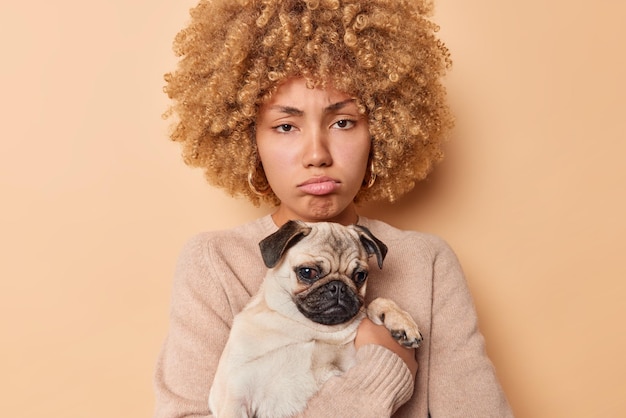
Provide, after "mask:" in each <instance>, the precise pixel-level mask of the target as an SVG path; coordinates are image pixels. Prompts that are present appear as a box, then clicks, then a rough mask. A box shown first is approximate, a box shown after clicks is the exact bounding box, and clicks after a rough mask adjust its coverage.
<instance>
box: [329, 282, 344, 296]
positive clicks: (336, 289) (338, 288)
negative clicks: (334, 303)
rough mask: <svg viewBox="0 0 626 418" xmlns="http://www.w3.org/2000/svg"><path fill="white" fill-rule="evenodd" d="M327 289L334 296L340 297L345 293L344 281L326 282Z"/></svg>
mask: <svg viewBox="0 0 626 418" xmlns="http://www.w3.org/2000/svg"><path fill="white" fill-rule="evenodd" d="M327 289H328V291H329V292H330V294H331V296H333V297H336V298H342V297H343V295H344V294H345V293H346V289H347V286H346V284H345V283H344V282H342V281H339V280H333V281H332V282H330V283H328V285H327Z"/></svg>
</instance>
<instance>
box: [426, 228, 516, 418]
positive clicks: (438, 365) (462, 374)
mask: <svg viewBox="0 0 626 418" xmlns="http://www.w3.org/2000/svg"><path fill="white" fill-rule="evenodd" d="M433 245H434V247H433V257H434V265H433V296H432V300H433V305H432V329H431V341H430V356H431V359H430V373H429V411H430V414H431V416H432V417H433V418H438V417H446V418H449V417H480V418H488V417H494V418H495V417H497V418H502V417H512V416H513V415H512V412H511V410H510V407H509V405H508V403H507V400H506V398H505V395H504V393H503V391H502V388H501V387H500V384H499V383H498V381H497V378H496V374H495V370H494V368H493V365H492V363H491V361H490V360H489V358H488V357H487V354H486V352H485V341H484V338H483V336H482V334H481V333H480V331H479V329H478V319H477V316H476V311H475V309H474V305H473V301H472V298H471V295H470V292H469V289H468V287H467V284H466V282H465V279H464V276H463V272H462V271H461V267H460V265H459V262H458V260H457V258H456V256H455V254H454V253H453V252H452V250H451V249H450V248H449V247H448V246H447V244H445V243H444V242H443V241H440V240H438V241H435V242H434V244H433Z"/></svg>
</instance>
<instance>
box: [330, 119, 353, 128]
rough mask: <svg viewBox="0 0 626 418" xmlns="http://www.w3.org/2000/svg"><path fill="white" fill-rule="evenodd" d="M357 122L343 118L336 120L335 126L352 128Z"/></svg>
mask: <svg viewBox="0 0 626 418" xmlns="http://www.w3.org/2000/svg"><path fill="white" fill-rule="evenodd" d="M355 123H356V122H355V121H353V120H350V119H341V120H338V121H337V122H335V123H334V124H333V126H334V127H337V128H339V129H349V128H352V127H353V126H354V124H355Z"/></svg>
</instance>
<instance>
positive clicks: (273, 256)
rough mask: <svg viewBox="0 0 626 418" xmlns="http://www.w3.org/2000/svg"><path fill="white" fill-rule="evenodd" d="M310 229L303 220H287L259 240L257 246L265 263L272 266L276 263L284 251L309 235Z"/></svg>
mask: <svg viewBox="0 0 626 418" xmlns="http://www.w3.org/2000/svg"><path fill="white" fill-rule="evenodd" d="M311 229H312V228H311V227H310V226H307V225H306V224H305V223H304V222H300V221H288V222H287V223H286V224H284V225H283V226H281V227H280V229H279V230H278V231H276V232H274V233H273V234H272V235H270V236H268V237H266V238H264V239H263V240H261V242H260V243H259V247H261V256H262V257H263V262H264V263H265V265H266V266H267V267H269V268H272V267H274V266H275V265H276V264H278V261H279V260H280V259H281V257H282V256H283V254H285V251H287V250H288V249H289V248H291V247H292V246H294V245H295V244H296V243H297V242H298V241H300V240H301V239H302V238H304V237H306V236H307V235H309V232H311Z"/></svg>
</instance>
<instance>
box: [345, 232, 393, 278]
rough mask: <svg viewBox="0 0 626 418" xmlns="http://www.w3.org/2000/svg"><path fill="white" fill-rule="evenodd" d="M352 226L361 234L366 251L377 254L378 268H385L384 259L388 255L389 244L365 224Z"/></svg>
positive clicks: (360, 237)
mask: <svg viewBox="0 0 626 418" xmlns="http://www.w3.org/2000/svg"><path fill="white" fill-rule="evenodd" d="M352 227H353V228H354V229H355V230H356V232H357V233H358V234H359V239H360V240H361V244H363V247H365V251H367V253H368V254H369V255H372V254H375V255H376V261H378V268H383V260H384V259H385V256H386V255H387V246H386V245H385V243H383V242H382V241H381V240H379V239H378V238H376V237H375V236H374V234H372V232H371V231H370V230H369V229H367V228H366V227H364V226H361V225H352Z"/></svg>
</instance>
